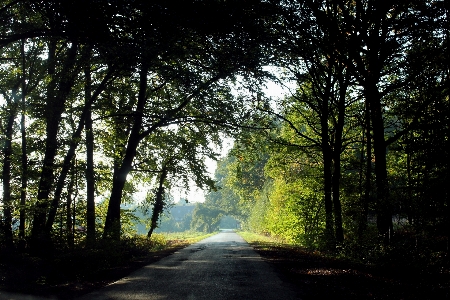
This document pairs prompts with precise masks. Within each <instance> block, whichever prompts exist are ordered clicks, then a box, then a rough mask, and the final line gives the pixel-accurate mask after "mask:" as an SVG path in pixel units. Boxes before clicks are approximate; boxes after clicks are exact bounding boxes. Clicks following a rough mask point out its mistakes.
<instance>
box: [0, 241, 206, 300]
mask: <svg viewBox="0 0 450 300" xmlns="http://www.w3.org/2000/svg"><path fill="white" fill-rule="evenodd" d="M211 235H213V234H204V233H197V232H183V233H159V234H156V233H155V234H153V235H152V238H151V239H150V240H149V239H147V238H146V236H139V235H136V236H132V237H125V238H123V239H122V240H121V241H120V242H117V241H103V240H100V241H99V242H98V243H97V245H96V247H94V248H86V247H82V246H81V245H79V246H75V247H74V248H72V249H67V248H66V249H58V250H53V251H52V253H51V255H50V254H49V255H45V256H36V255H33V254H31V253H27V252H21V253H18V252H9V253H6V252H2V251H1V249H0V252H2V253H0V274H1V276H0V290H3V291H7V292H11V293H21V294H30V295H38V296H45V297H52V298H56V299H73V298H76V297H78V296H80V295H82V294H85V293H88V292H90V291H93V290H95V289H98V288H101V287H103V286H105V285H107V284H109V283H111V282H114V281H116V280H118V279H120V278H123V277H125V276H127V275H128V274H129V273H131V272H133V271H134V270H137V269H139V268H141V267H143V266H145V265H148V264H150V263H153V262H155V261H158V260H159V259H161V258H163V257H165V256H168V255H170V254H171V253H173V252H175V251H177V250H178V249H180V248H184V247H186V246H187V245H189V244H192V243H195V242H197V241H200V240H202V239H204V238H206V237H208V236H211Z"/></svg>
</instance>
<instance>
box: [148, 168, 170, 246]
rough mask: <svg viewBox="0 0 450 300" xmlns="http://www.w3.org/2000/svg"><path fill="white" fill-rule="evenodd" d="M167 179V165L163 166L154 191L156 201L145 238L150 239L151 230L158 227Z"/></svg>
mask: <svg viewBox="0 0 450 300" xmlns="http://www.w3.org/2000/svg"><path fill="white" fill-rule="evenodd" d="M166 177H167V165H164V166H163V168H162V171H161V175H160V176H159V185H158V190H157V191H156V201H155V205H154V206H153V213H152V220H151V225H150V230H149V231H148V234H147V237H148V238H150V237H151V236H152V233H153V230H155V229H156V227H157V226H158V220H159V216H160V215H161V213H162V211H163V209H164V181H165V180H166Z"/></svg>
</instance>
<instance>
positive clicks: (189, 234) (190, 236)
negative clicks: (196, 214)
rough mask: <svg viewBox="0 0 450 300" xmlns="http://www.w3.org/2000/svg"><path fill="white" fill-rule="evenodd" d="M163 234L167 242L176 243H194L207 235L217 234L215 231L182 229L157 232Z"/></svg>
mask: <svg viewBox="0 0 450 300" xmlns="http://www.w3.org/2000/svg"><path fill="white" fill-rule="evenodd" d="M159 234H160V235H162V236H164V237H165V238H166V240H167V241H169V244H172V245H177V244H194V243H197V242H199V241H201V240H203V239H206V238H207V237H210V236H213V235H215V234H217V232H213V233H204V232H195V231H184V232H162V233H159Z"/></svg>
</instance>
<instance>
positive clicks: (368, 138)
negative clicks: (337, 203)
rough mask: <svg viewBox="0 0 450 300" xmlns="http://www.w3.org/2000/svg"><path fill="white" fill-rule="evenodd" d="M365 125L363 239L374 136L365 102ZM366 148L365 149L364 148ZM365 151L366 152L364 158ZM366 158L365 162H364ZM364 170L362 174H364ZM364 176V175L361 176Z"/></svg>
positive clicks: (362, 194) (360, 232)
mask: <svg viewBox="0 0 450 300" xmlns="http://www.w3.org/2000/svg"><path fill="white" fill-rule="evenodd" d="M364 121H365V125H364V126H363V128H364V129H363V130H364V131H365V138H364V134H363V140H362V143H363V146H362V150H361V164H362V165H363V164H364V162H365V163H366V166H365V168H364V167H362V169H363V170H364V172H365V174H364V178H365V181H364V189H363V190H362V191H361V215H360V220H359V238H360V239H362V238H363V234H364V232H365V230H366V229H367V218H368V216H369V203H370V194H371V185H372V135H371V134H370V129H371V126H370V108H369V103H368V102H367V101H366V102H365V113H364ZM364 146H365V147H364ZM364 149H365V151H366V153H365V156H364ZM364 157H365V160H364ZM363 170H362V172H363ZM361 176H362V175H361Z"/></svg>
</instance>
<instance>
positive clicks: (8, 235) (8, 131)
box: [2, 86, 18, 248]
mask: <svg viewBox="0 0 450 300" xmlns="http://www.w3.org/2000/svg"><path fill="white" fill-rule="evenodd" d="M17 102H18V101H17V86H16V87H14V88H13V92H12V95H11V98H10V100H9V101H8V104H9V105H8V106H9V115H8V118H7V122H6V128H5V138H4V146H3V168H2V180H3V214H4V220H3V226H4V227H3V231H4V235H5V244H6V246H7V247H8V248H12V247H13V232H12V207H13V203H12V197H11V159H12V137H13V125H14V120H15V118H16V116H17V106H18V103H17Z"/></svg>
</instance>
